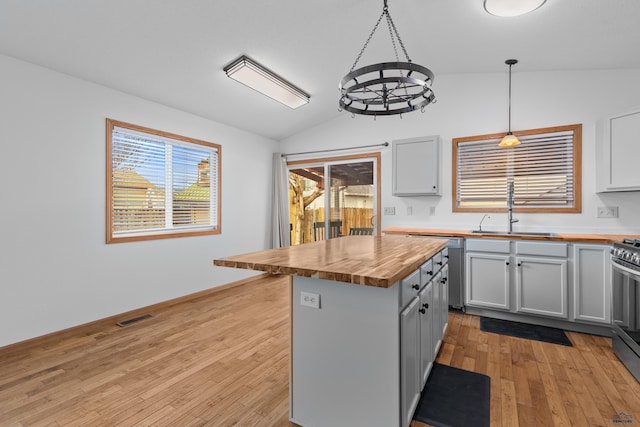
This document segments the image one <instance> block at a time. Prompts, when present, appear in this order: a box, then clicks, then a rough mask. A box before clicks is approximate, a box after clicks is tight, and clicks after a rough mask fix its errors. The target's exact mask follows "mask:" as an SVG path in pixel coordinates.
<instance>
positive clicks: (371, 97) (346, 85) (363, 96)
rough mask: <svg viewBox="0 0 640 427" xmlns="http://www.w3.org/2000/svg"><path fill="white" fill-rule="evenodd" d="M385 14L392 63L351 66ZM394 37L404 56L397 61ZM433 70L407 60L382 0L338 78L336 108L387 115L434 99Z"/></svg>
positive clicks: (366, 113)
mask: <svg viewBox="0 0 640 427" xmlns="http://www.w3.org/2000/svg"><path fill="white" fill-rule="evenodd" d="M383 17H386V20H387V26H388V27H389V34H390V35H391V43H392V44H393V50H394V52H395V56H396V62H382V63H379V64H373V65H367V66H366V67H362V68H358V69H355V68H356V66H357V65H358V61H360V57H362V54H363V53H364V51H365V49H366V48H367V46H368V45H369V41H370V40H371V37H373V34H374V33H375V32H376V30H377V29H378V25H379V24H380V22H381V21H382V18H383ZM396 39H398V44H399V45H400V47H401V48H402V52H403V53H404V56H405V58H406V60H405V61H400V58H399V57H398V49H397V47H396ZM433 79H434V76H433V73H432V72H431V70H429V69H428V68H426V67H423V66H422V65H418V64H414V63H412V62H411V59H410V58H409V55H408V54H407V50H406V49H405V47H404V43H402V39H401V38H400V34H398V30H397V28H396V26H395V24H394V22H393V19H391V15H390V14H389V7H388V6H387V0H384V7H383V9H382V14H381V15H380V18H378V22H376V25H375V26H374V27H373V30H372V31H371V34H369V38H367V41H366V42H365V43H364V46H363V47H362V50H360V53H359V54H358V57H357V58H356V60H355V62H354V63H353V66H352V67H351V70H350V71H349V73H348V74H347V75H346V76H344V77H343V78H342V80H341V81H340V86H339V88H340V111H342V110H346V111H349V112H350V113H353V114H362V115H366V116H391V115H394V114H402V113H408V112H411V111H414V110H417V109H420V110H421V111H423V112H424V107H426V106H427V105H429V104H431V103H435V102H436V96H435V94H434V93H433V90H432V89H431V84H432V83H433Z"/></svg>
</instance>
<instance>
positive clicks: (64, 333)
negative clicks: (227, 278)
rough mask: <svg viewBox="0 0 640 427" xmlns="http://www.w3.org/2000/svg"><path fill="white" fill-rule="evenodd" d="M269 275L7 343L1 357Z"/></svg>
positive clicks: (99, 328) (88, 333) (0, 353)
mask: <svg viewBox="0 0 640 427" xmlns="http://www.w3.org/2000/svg"><path fill="white" fill-rule="evenodd" d="M268 277H273V275H272V274H270V273H262V274H259V275H257V276H252V277H248V278H246V279H242V280H237V281H235V282H231V283H227V284H224V285H220V286H216V287H214V288H209V289H205V290H204V291H200V292H195V293H193V294H188V295H184V296H181V297H178V298H174V299H170V300H167V301H163V302H159V303H157V304H152V305H149V306H146V307H141V308H137V309H135V310H131V311H127V312H124V313H119V314H115V315H113V316H109V317H105V318H103V319H98V320H94V321H93V322H88V323H83V324H81V325H77V326H72V327H70V328H67V329H62V330H59V331H55V332H51V333H49V334H45V335H40V336H37V337H34V338H29V339H27V340H24V341H18V342H16V343H13V344H9V345H6V346H4V347H0V357H2V356H5V355H7V354H9V353H15V352H21V351H26V350H28V349H29V348H32V347H39V346H43V345H47V344H48V343H50V342H60V341H61V340H64V339H65V338H68V337H70V336H78V335H85V336H89V335H93V334H95V333H98V332H102V331H104V330H105V328H106V327H107V326H111V327H113V328H114V329H116V328H118V326H117V325H116V323H118V322H120V321H122V320H125V319H129V318H132V317H136V316H140V315H143V314H147V313H151V312H154V311H159V310H162V309H165V308H169V307H172V306H174V305H177V304H182V303H185V302H189V301H192V300H196V299H199V298H203V297H208V296H211V295H214V294H216V293H218V292H222V291H224V290H227V289H231V288H235V287H237V286H243V285H246V284H249V283H253V282H256V281H258V280H261V279H265V278H268Z"/></svg>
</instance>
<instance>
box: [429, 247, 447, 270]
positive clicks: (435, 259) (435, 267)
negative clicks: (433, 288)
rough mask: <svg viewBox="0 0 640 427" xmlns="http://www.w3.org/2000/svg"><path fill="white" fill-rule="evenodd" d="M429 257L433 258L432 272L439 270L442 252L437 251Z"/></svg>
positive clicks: (441, 263) (441, 262)
mask: <svg viewBox="0 0 640 427" xmlns="http://www.w3.org/2000/svg"><path fill="white" fill-rule="evenodd" d="M431 259H432V260H433V273H434V274H435V273H437V272H438V271H440V269H441V268H442V265H443V264H444V262H443V259H442V252H438V253H437V254H435V255H434V256H433V258H431Z"/></svg>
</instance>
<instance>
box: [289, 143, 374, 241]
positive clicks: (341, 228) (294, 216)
mask: <svg viewBox="0 0 640 427" xmlns="http://www.w3.org/2000/svg"><path fill="white" fill-rule="evenodd" d="M379 165H380V154H379V153H374V154H367V155H362V156H348V157H342V158H331V159H316V160H305V161H296V162H289V163H288V166H289V193H290V196H291V197H290V200H291V203H290V206H289V210H290V218H291V244H292V245H298V244H302V243H308V242H314V241H318V240H325V239H333V238H337V237H341V236H346V235H349V234H358V235H361V234H377V231H378V229H379V218H380V212H379V211H380V203H379V200H380V197H379V182H378V180H379V175H380V173H379Z"/></svg>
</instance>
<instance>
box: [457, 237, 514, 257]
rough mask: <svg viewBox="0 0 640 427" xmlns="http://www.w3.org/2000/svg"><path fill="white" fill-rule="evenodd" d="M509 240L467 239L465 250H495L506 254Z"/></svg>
mask: <svg viewBox="0 0 640 427" xmlns="http://www.w3.org/2000/svg"><path fill="white" fill-rule="evenodd" d="M509 243H510V241H509V240H493V239H467V252H476V251H477V252H497V253H501V254H508V253H509V251H510V245H509Z"/></svg>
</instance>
